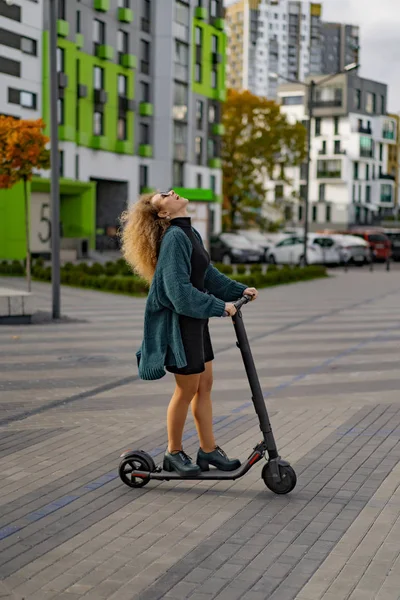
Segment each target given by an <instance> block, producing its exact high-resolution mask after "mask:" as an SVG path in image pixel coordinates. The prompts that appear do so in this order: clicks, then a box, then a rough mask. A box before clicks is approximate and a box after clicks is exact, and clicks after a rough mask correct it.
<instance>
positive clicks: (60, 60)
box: [57, 48, 64, 73]
mask: <svg viewBox="0 0 400 600" xmlns="http://www.w3.org/2000/svg"><path fill="white" fill-rule="evenodd" d="M57 72H58V73H63V72H64V49H63V48H57Z"/></svg>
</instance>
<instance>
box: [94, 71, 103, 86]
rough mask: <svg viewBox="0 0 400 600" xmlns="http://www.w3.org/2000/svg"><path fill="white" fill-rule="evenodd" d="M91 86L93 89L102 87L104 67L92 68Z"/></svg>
mask: <svg viewBox="0 0 400 600" xmlns="http://www.w3.org/2000/svg"><path fill="white" fill-rule="evenodd" d="M93 87H94V89H95V90H103V89H104V69H102V68H101V67H94V68H93Z"/></svg>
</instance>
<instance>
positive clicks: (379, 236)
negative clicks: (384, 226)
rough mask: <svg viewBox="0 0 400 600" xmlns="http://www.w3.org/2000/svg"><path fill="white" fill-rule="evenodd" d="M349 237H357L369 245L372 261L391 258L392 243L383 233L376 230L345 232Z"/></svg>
mask: <svg viewBox="0 0 400 600" xmlns="http://www.w3.org/2000/svg"><path fill="white" fill-rule="evenodd" d="M346 233H349V234H351V235H357V236H358V237H361V238H363V239H364V240H365V241H366V242H368V243H369V245H370V246H371V249H372V253H373V257H374V260H379V261H386V260H388V259H389V258H390V257H391V256H392V243H391V241H390V239H389V238H388V237H387V235H385V234H384V233H381V232H380V231H379V230H376V229H361V228H359V229H352V230H351V231H347V232H346Z"/></svg>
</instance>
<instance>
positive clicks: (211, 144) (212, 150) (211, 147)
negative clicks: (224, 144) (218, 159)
mask: <svg viewBox="0 0 400 600" xmlns="http://www.w3.org/2000/svg"><path fill="white" fill-rule="evenodd" d="M207 152H208V158H214V157H215V140H213V139H211V138H209V139H208V148H207Z"/></svg>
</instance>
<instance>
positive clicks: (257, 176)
mask: <svg viewBox="0 0 400 600" xmlns="http://www.w3.org/2000/svg"><path fill="white" fill-rule="evenodd" d="M222 122H223V124H224V126H225V133H224V136H223V140H222V149H221V157H222V170H223V195H224V208H225V213H226V214H225V216H224V227H225V228H229V229H234V228H235V227H236V224H237V217H238V216H240V217H241V219H242V221H244V222H245V223H248V222H250V221H254V219H255V215H260V208H261V206H262V204H263V202H264V200H265V193H266V191H265V187H264V182H265V180H266V178H268V179H273V178H274V173H275V172H276V166H277V165H279V167H280V176H279V178H280V179H282V178H283V179H284V178H285V175H284V173H285V168H286V167H290V166H295V165H300V164H301V163H302V162H303V160H304V158H305V155H306V130H305V128H304V126H303V125H302V124H301V123H296V124H293V125H292V124H291V123H289V122H288V120H287V118H286V116H285V115H284V114H283V113H281V111H280V107H279V105H278V104H277V103H276V102H274V101H273V100H267V99H266V98H260V97H258V96H255V95H254V94H252V93H250V92H249V91H244V92H237V91H235V90H228V96H227V101H226V102H225V104H224V107H223V115H222ZM258 218H259V219H261V217H260V216H258Z"/></svg>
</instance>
